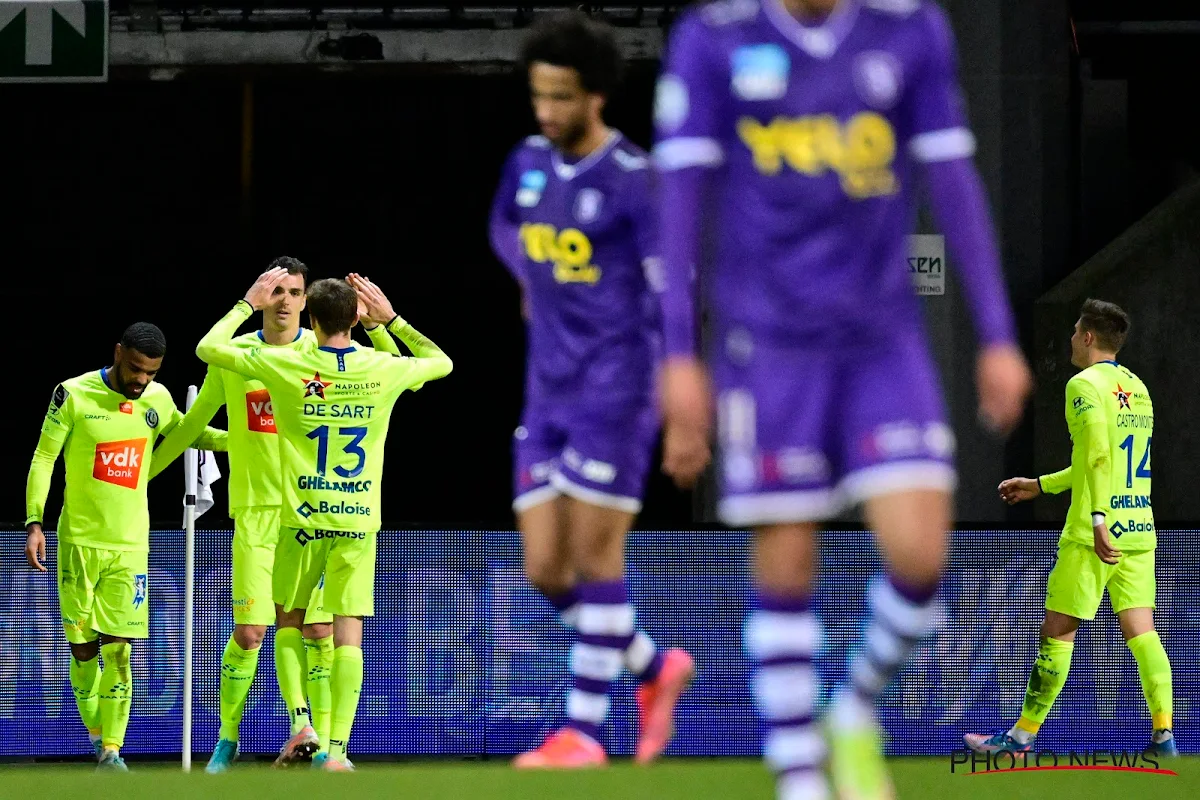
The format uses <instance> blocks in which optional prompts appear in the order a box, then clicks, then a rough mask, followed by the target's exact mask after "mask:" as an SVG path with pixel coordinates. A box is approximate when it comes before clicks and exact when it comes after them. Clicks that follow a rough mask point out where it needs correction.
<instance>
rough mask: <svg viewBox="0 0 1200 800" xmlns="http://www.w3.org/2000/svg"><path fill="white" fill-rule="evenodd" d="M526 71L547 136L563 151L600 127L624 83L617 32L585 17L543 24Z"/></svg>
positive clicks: (552, 18)
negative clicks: (606, 107) (612, 96)
mask: <svg viewBox="0 0 1200 800" xmlns="http://www.w3.org/2000/svg"><path fill="white" fill-rule="evenodd" d="M521 65H522V66H523V67H524V68H525V73H526V75H527V76H528V77H529V94H530V99H531V100H532V102H533V113H534V114H535V115H536V116H537V121H538V125H539V126H540V127H541V129H542V134H543V135H544V136H545V137H546V138H547V139H549V140H550V141H551V142H553V143H554V144H555V146H557V147H559V148H562V149H569V148H571V147H572V146H574V145H575V144H577V143H578V142H579V140H580V139H582V138H583V137H584V136H585V135H586V134H587V132H588V130H590V128H591V126H593V125H599V124H600V122H601V112H602V111H603V110H604V103H605V102H606V101H607V100H608V97H609V95H610V94H612V91H613V90H614V89H615V88H616V86H617V84H618V82H619V81H620V78H621V52H620V50H619V49H618V47H617V40H616V37H615V36H614V35H613V30H612V28H611V27H609V26H608V25H605V24H604V23H601V22H596V21H594V20H592V19H590V18H589V17H588V16H587V15H586V14H584V13H583V12H581V11H570V12H562V13H555V14H550V15H547V16H545V17H541V18H539V19H538V21H537V22H536V23H535V24H534V26H533V28H532V30H531V31H530V32H529V36H528V37H527V38H526V39H525V45H524V47H523V48H522V50H521Z"/></svg>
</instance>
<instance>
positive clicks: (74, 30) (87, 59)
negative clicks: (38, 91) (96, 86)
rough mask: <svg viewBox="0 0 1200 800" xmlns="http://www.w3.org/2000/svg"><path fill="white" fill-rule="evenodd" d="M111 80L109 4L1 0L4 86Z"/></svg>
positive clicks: (100, 1)
mask: <svg viewBox="0 0 1200 800" xmlns="http://www.w3.org/2000/svg"><path fill="white" fill-rule="evenodd" d="M106 80H108V0H29V1H28V2H25V0H0V83H95V82H101V81H106Z"/></svg>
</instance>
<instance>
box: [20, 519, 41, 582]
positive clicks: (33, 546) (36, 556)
mask: <svg viewBox="0 0 1200 800" xmlns="http://www.w3.org/2000/svg"><path fill="white" fill-rule="evenodd" d="M26 529H27V530H28V531H29V538H27V539H26V540H25V560H26V561H28V562H29V566H31V567H33V568H34V569H36V570H37V571H38V572H45V571H46V567H45V565H44V563H43V562H44V561H45V560H46V534H45V533H43V532H42V526H41V525H39V524H38V523H36V522H34V523H32V524H30V525H28V526H26Z"/></svg>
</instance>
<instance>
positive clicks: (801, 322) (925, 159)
mask: <svg viewBox="0 0 1200 800" xmlns="http://www.w3.org/2000/svg"><path fill="white" fill-rule="evenodd" d="M954 65H955V57H954V43H953V37H952V34H951V31H950V29H949V27H948V24H947V22H946V20H945V18H944V16H943V13H942V12H941V10H940V9H939V8H937V6H935V5H934V4H932V3H929V2H924V1H923V0H843V2H842V3H840V4H839V5H838V7H837V9H836V10H835V11H834V12H833V14H831V15H830V16H829V17H828V18H827V19H825V20H824V21H823V23H822V24H820V25H819V26H809V25H805V24H803V23H801V22H800V21H799V20H797V19H796V18H795V17H794V16H792V15H791V14H790V13H789V12H788V11H787V10H786V9H785V8H784V6H783V5H782V4H781V3H780V0H720V1H719V2H715V3H711V4H707V5H703V6H699V7H696V8H692V9H689V10H688V11H687V12H685V14H684V15H683V17H682V18H681V19H680V20H679V22H678V23H677V25H676V27H675V29H674V30H673V31H672V34H671V39H670V45H669V57H668V60H667V64H666V67H665V70H664V76H663V78H662V79H661V81H660V84H659V90H658V97H657V101H656V117H657V127H658V141H657V144H656V146H655V160H656V163H657V164H658V165H659V166H660V168H661V169H662V170H663V171H664V173H665V174H666V175H679V174H680V173H688V172H692V173H694V172H696V170H689V168H702V169H705V170H706V171H716V175H714V176H713V177H714V178H715V179H716V180H717V183H716V184H715V185H713V186H712V187H711V189H712V191H711V193H709V194H707V195H706V196H708V197H711V199H712V201H713V203H714V208H713V209H712V212H713V213H714V214H715V215H716V219H717V220H718V227H717V229H716V230H715V232H714V233H715V235H714V241H713V246H714V247H715V252H714V253H713V258H712V260H711V262H710V263H709V264H708V268H710V269H711V270H712V272H711V275H712V281H713V285H712V286H711V287H710V293H711V296H712V297H713V298H715V302H714V305H715V307H716V310H717V312H718V315H719V316H718V320H717V323H718V329H719V330H720V331H721V333H722V335H727V334H728V333H729V331H731V330H738V329H742V330H745V331H747V332H749V333H750V334H751V335H753V336H755V337H757V336H766V337H769V338H771V339H772V340H774V341H779V342H792V343H805V344H813V343H824V344H825V345H829V346H837V345H840V344H842V343H859V342H869V341H871V340H874V339H876V338H878V337H879V336H881V335H889V334H890V332H893V331H895V330H896V329H897V328H901V329H905V328H908V329H916V328H919V326H920V319H921V316H920V307H919V304H918V301H917V299H916V295H915V292H914V290H913V286H912V283H911V278H910V276H909V274H908V271H907V270H906V269H905V264H906V260H905V256H906V250H905V248H906V236H907V234H909V233H911V232H912V229H913V227H914V223H915V220H916V200H917V190H916V180H915V178H916V175H915V172H916V166H917V164H918V163H925V164H935V163H946V162H963V163H966V164H969V158H970V156H971V155H972V154H973V153H974V147H975V141H974V137H973V136H972V134H971V132H970V130H969V129H968V127H967V123H966V121H965V116H964V111H963V104H962V102H961V99H960V93H959V90H958V87H957V83H956V79H955V74H954ZM969 172H970V174H971V176H973V175H974V172H973V170H969ZM679 179H682V178H679ZM664 181H666V179H664ZM961 182H962V181H958V183H961ZM664 187H665V188H666V187H667V184H666V183H664ZM674 188H675V185H671V186H670V189H671V192H668V193H664V196H663V200H662V209H663V210H662V214H663V225H664V231H663V236H664V239H665V240H667V241H670V243H671V248H672V251H670V252H667V253H666V254H665V255H666V259H667V266H666V274H667V280H668V284H673V285H668V288H667V292H668V295H667V297H666V298H665V301H664V308H665V313H666V316H667V319H666V336H667V342H666V345H667V349H668V352H670V353H671V354H687V353H693V352H695V349H696V348H695V332H694V327H695V326H694V322H693V316H694V309H693V308H692V307H691V303H692V301H691V300H690V299H689V298H688V290H687V288H686V287H681V286H680V284H681V283H686V280H685V279H684V277H681V276H686V275H687V273H688V271H689V270H690V269H691V264H693V263H695V262H696V261H698V260H699V258H700V253H699V241H698V240H699V239H700V238H701V235H702V233H703V231H702V230H701V227H700V223H699V221H698V220H697V217H698V216H699V215H698V214H696V212H695V211H694V210H692V209H690V208H688V207H687V206H688V205H690V204H689V203H687V202H685V203H680V202H679V200H680V197H679V196H675V195H674V194H673V192H674ZM934 188H936V187H934ZM968 188H969V187H968ZM952 191H958V189H957V188H955V189H953V190H952ZM943 197H945V193H943ZM978 197H979V198H980V199H979V202H978V203H977V202H975V200H974V198H972V199H969V200H968V201H965V202H966V203H967V205H971V206H978V205H979V204H980V203H982V199H981V198H982V192H979V193H978ZM949 205H956V204H955V203H949ZM957 205H961V203H960V204H957ZM681 206H683V207H681ZM935 210H938V209H935ZM978 210H979V209H978V208H972V209H971V211H978ZM950 213H951V215H953V214H955V213H966V212H965V211H957V212H956V211H953V210H951V212H950ZM670 215H678V218H675V217H672V218H671V219H668V216H670ZM976 216H978V215H976ZM982 218H983V220H984V222H983V223H981V224H980V223H978V221H977V220H975V219H974V217H973V218H972V224H971V225H964V226H963V227H964V228H969V230H970V234H969V235H967V234H964V235H960V236H958V237H957V239H956V237H955V235H954V232H953V231H951V230H947V237H948V238H949V239H950V244H951V249H952V251H953V250H955V249H957V250H958V253H957V255H958V256H959V257H960V259H962V260H963V261H964V263H963V264H962V270H963V273H964V283H967V284H970V285H968V286H967V294H968V300H969V301H970V302H971V305H972V307H973V309H974V311H975V316H976V319H977V321H978V324H979V327H980V333H981V337H982V338H983V339H984V340H985V341H988V342H995V341H1003V340H1011V338H1012V322H1011V314H1010V313H1009V310H1008V305H1007V298H1006V297H1005V293H1004V291H1003V284H1002V282H1001V279H1000V272H999V268H998V257H997V256H996V255H995V247H994V240H991V236H990V234H991V232H990V229H989V223H988V222H987V215H986V207H984V208H983V209H982ZM939 221H940V222H942V223H943V228H944V229H945V228H946V227H947V226H946V225H945V220H944V219H942V220H939ZM964 237H965V241H964ZM977 242H978V243H979V244H978V246H975V245H976V243H977ZM959 243H961V244H962V246H961V247H957V248H956V244H959ZM673 260H674V262H675V263H672V262H673ZM680 261H683V262H685V263H679V262H680ZM967 261H970V262H972V263H966V262H967ZM971 270H974V271H975V274H972V275H968V274H967V273H968V272H969V271H971ZM980 273H982V277H981V276H980Z"/></svg>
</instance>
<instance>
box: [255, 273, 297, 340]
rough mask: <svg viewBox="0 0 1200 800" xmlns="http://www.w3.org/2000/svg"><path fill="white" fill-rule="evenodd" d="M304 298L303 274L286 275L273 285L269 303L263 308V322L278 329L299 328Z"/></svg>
mask: <svg viewBox="0 0 1200 800" xmlns="http://www.w3.org/2000/svg"><path fill="white" fill-rule="evenodd" d="M305 299H306V298H305V295H304V276H303V275H288V276H287V277H286V278H284V279H283V283H281V284H279V285H278V286H276V287H275V291H274V293H273V294H272V295H271V304H270V305H268V306H267V307H266V308H264V309H263V322H264V324H265V325H268V326H270V327H272V328H274V329H275V330H279V331H286V330H288V329H289V328H299V327H300V312H301V311H303V310H304V303H305Z"/></svg>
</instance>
